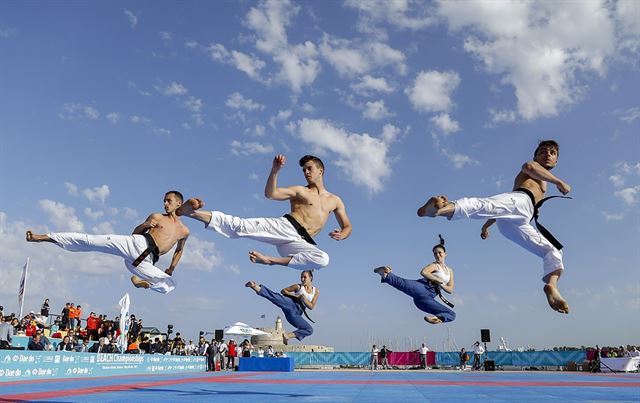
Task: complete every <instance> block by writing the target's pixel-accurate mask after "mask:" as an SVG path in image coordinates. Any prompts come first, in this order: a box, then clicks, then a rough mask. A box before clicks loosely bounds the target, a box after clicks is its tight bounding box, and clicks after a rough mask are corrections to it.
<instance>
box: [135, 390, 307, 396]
mask: <svg viewBox="0 0 640 403" xmlns="http://www.w3.org/2000/svg"><path fill="white" fill-rule="evenodd" d="M131 391H132V392H133V391H136V392H162V393H171V394H174V395H176V396H225V395H231V396H241V395H248V396H249V395H256V396H283V397H311V396H315V395H305V394H300V393H272V392H251V391H247V390H239V391H233V390H211V389H197V390H179V389H158V388H140V389H137V388H136V389H132V390H131Z"/></svg>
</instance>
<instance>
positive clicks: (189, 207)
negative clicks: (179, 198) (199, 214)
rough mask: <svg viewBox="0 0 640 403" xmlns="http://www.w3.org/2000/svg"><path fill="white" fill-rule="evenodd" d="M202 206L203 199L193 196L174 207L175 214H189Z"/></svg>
mask: <svg viewBox="0 0 640 403" xmlns="http://www.w3.org/2000/svg"><path fill="white" fill-rule="evenodd" d="M203 207H204V201H203V200H202V199H198V198H195V197H194V198H192V199H189V200H187V201H186V202H184V203H182V205H181V206H180V207H178V208H177V209H176V215H191V214H193V212H194V211H196V210H199V209H201V208H203Z"/></svg>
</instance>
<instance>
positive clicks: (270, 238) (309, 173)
mask: <svg viewBox="0 0 640 403" xmlns="http://www.w3.org/2000/svg"><path fill="white" fill-rule="evenodd" d="M285 161H286V158H285V156H284V155H276V157H275V158H274V159H273V165H272V168H271V173H270V174H269V178H268V179H267V184H266V186H265V188H264V195H265V196H266V197H267V198H268V199H271V200H289V202H290V203H291V212H290V213H289V214H285V215H284V217H279V218H239V217H234V216H231V215H227V214H224V213H222V212H220V211H202V210H200V209H201V208H202V207H204V201H202V200H201V199H197V198H194V199H189V200H187V201H186V202H185V203H184V204H183V205H182V206H180V207H179V208H178V209H177V210H176V214H177V215H184V216H187V217H191V218H194V219H196V220H198V221H201V222H203V223H204V225H205V228H207V229H211V230H213V231H216V232H218V233H219V234H221V235H223V236H226V237H228V238H239V237H246V238H250V239H255V240H256V241H260V242H264V243H268V244H271V245H274V246H275V247H276V248H277V250H278V253H279V254H280V257H275V256H267V255H264V254H262V253H260V252H257V251H250V252H249V259H250V260H251V261H252V262H254V263H261V264H266V265H281V266H288V267H291V268H293V269H298V270H312V269H320V268H322V267H326V266H327V265H328V264H329V255H327V253H325V252H324V251H322V250H320V249H319V248H318V247H317V246H316V243H315V241H314V240H313V238H312V237H314V236H316V235H318V233H319V232H320V231H321V230H322V228H323V227H324V225H325V223H326V222H327V219H328V218H329V214H330V213H332V212H333V213H334V214H335V216H336V220H337V221H338V224H339V225H340V229H336V230H334V231H332V232H331V233H329V236H330V237H331V238H333V239H335V240H337V241H339V240H342V239H346V238H347V237H348V236H349V235H350V234H351V223H350V222H349V217H347V211H346V209H345V207H344V203H343V202H342V200H341V199H340V198H339V197H338V196H336V195H334V194H332V193H329V192H328V191H327V190H326V189H325V187H324V182H323V174H324V164H323V163H322V161H321V160H320V159H319V158H318V157H314V156H312V155H305V156H304V157H302V158H301V159H300V166H301V167H302V173H303V174H304V177H305V179H306V180H307V186H289V187H278V174H279V173H280V170H281V169H282V167H283V166H284V164H285Z"/></svg>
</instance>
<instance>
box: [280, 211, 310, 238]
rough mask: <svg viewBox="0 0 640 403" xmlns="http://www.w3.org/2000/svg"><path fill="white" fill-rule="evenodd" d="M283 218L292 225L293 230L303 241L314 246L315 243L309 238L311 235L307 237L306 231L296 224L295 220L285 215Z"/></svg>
mask: <svg viewBox="0 0 640 403" xmlns="http://www.w3.org/2000/svg"><path fill="white" fill-rule="evenodd" d="M283 217H284V218H286V219H287V221H289V222H290V223H291V225H293V228H295V229H296V231H297V232H298V234H299V235H300V236H301V237H302V238H303V239H304V240H305V241H307V242H309V243H310V244H311V245H316V242H315V241H314V240H313V238H311V235H309V233H308V232H307V230H306V229H305V228H304V227H303V226H302V225H300V223H299V222H297V221H296V219H295V218H293V217H291V216H290V215H289V214H285V215H284V216H283Z"/></svg>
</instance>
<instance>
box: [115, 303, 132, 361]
mask: <svg viewBox="0 0 640 403" xmlns="http://www.w3.org/2000/svg"><path fill="white" fill-rule="evenodd" d="M119 304H120V336H118V347H119V348H120V351H121V352H123V353H124V352H125V351H127V347H128V345H129V340H127V335H128V334H129V326H130V324H131V319H129V293H126V294H124V296H123V297H122V298H120V302H119Z"/></svg>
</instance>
